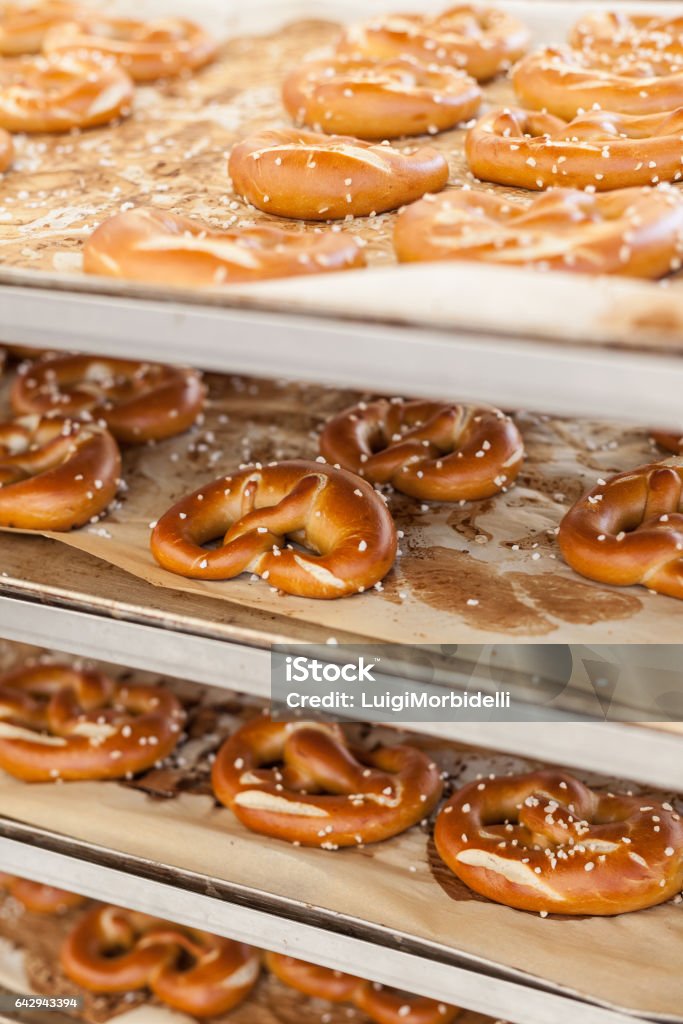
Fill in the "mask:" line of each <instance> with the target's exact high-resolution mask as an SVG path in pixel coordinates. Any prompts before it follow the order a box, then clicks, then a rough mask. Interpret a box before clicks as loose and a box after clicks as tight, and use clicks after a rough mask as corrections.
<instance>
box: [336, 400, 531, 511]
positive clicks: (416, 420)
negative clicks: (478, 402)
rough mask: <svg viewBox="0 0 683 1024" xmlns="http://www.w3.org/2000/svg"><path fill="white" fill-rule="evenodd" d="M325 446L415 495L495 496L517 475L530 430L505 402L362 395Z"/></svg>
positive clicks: (345, 462) (376, 479) (368, 474)
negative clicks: (489, 404) (368, 398)
mask: <svg viewBox="0 0 683 1024" xmlns="http://www.w3.org/2000/svg"><path fill="white" fill-rule="evenodd" d="M320 451H321V452H322V454H323V455H324V456H325V458H326V459H327V460H328V461H329V462H332V463H335V464H336V463H338V464H339V465H341V466H343V467H344V468H345V469H350V470H352V471H353V472H354V473H358V474H359V476H363V477H365V478H366V479H367V480H371V481H372V483H375V484H388V483H390V484H392V485H393V486H394V487H395V488H396V489H397V490H398V491H402V492H403V493H404V494H410V495H411V496H412V497H414V498H422V499H425V500H433V501H462V500H467V501H471V500H475V499H477V498H487V497H489V496H490V495H492V494H496V493H497V492H498V491H500V490H501V489H502V488H504V487H505V486H506V485H507V484H509V483H511V482H512V481H513V480H514V479H515V477H516V476H517V473H518V472H519V469H520V466H521V464H522V459H523V458H524V444H523V441H522V437H521V435H520V433H519V431H518V430H517V427H516V426H515V425H514V423H513V422H512V420H511V419H510V418H509V417H508V416H505V415H504V413H502V412H500V411H499V410H498V409H490V408H486V407H478V406H471V405H444V404H442V403H440V402H421V401H414V402H402V401H400V400H398V399H393V400H392V401H387V400H386V399H379V400H378V401H376V402H370V403H365V402H363V403H361V404H360V405H356V406H353V407H352V408H351V409H347V410H346V411H345V412H342V413H340V414H339V415H338V416H335V417H333V418H332V419H331V420H329V421H328V423H327V424H326V426H325V428H324V430H323V432H322V434H321V435H320Z"/></svg>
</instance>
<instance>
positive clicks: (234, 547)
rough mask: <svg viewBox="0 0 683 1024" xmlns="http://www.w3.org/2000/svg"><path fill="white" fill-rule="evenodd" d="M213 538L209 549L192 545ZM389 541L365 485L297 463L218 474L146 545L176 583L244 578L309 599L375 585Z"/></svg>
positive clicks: (384, 568)
mask: <svg viewBox="0 0 683 1024" xmlns="http://www.w3.org/2000/svg"><path fill="white" fill-rule="evenodd" d="M218 538H223V543H222V544H221V545H220V546H219V547H218V548H215V549H214V550H208V549H207V548H205V547H203V546H202V545H205V544H208V543H209V542H210V541H214V540H216V539H218ZM288 539H289V540H291V541H293V542H295V543H296V544H297V545H298V548H299V550H297V548H295V547H294V546H293V545H292V544H291V543H288ZM396 544H397V541H396V530H395V528H394V524H393V520H392V518H391V515H390V514H389V512H388V511H387V508H386V506H385V504H384V502H383V500H382V499H381V498H380V497H379V495H378V494H376V492H375V491H374V490H373V488H372V487H370V485H369V484H367V483H365V481H363V480H359V479H358V477H355V476H353V475H352V474H351V473H346V472H344V471H343V470H339V469H333V468H332V467H331V466H325V465H323V464H321V463H317V462H304V461H293V462H281V463H279V464H277V463H276V464H273V465H270V466H253V467H250V468H248V469H244V470H241V471H240V472H239V473H235V474H234V475H232V476H226V477H221V478H220V479H219V480H216V481H215V482H214V483H212V484H209V485H208V486H207V487H203V488H202V489H201V490H199V491H196V492H195V493H194V494H191V495H189V497H187V498H183V500H182V501H179V502H178V504H177V505H174V506H173V508H171V509H170V510H169V511H168V512H166V514H165V515H163V516H162V517H161V519H160V520H159V522H158V523H157V525H156V527H155V528H154V530H153V532H152V538H151V548H152V554H153V555H154V557H155V558H156V560H157V562H158V563H159V564H160V565H161V566H163V568H164V569H168V570H169V571H170V572H175V573H178V574H179V575H180V576H189V577H191V578H193V579H204V580H225V579H232V578H233V577H235V576H239V575H240V573H243V572H252V573H256V574H257V575H259V576H262V577H263V579H265V580H268V582H269V584H270V585H271V586H272V587H277V588H278V589H279V590H284V591H285V592H286V593H288V594H297V595H299V596H300V597H317V598H335V597H345V596H346V595H347V594H353V593H359V592H362V591H364V590H366V589H367V588H368V587H371V586H373V585H374V584H375V583H377V582H379V580H381V579H383V578H384V576H386V574H387V573H388V572H389V569H390V568H391V566H392V565H393V562H394V558H395V557H396ZM301 548H305V549H308V550H301Z"/></svg>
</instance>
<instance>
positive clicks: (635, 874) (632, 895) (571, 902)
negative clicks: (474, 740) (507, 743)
mask: <svg viewBox="0 0 683 1024" xmlns="http://www.w3.org/2000/svg"><path fill="white" fill-rule="evenodd" d="M434 840H435V842H436V848H437V850H438V852H439V856H440V857H441V858H442V860H444V861H445V863H446V864H447V865H448V867H449V868H450V869H451V871H453V872H454V873H455V874H456V875H457V876H458V877H459V878H460V879H462V881H463V882H464V883H465V884H466V885H468V886H469V887H470V889H474V891H475V892H478V893H481V895H483V896H487V897H488V898H489V899H491V900H495V901H496V902H497V903H504V904H506V905H507V906H509V907H516V908H517V909H519V910H535V911H541V912H547V913H550V912H552V913H555V914H595V915H610V914H624V913H627V912H628V911H632V910H642V909H643V908H645V907H652V906H655V905H656V904H657V903H664V902H665V900H668V899H671V897H672V896H674V895H676V893H678V892H680V890H681V886H683V823H682V822H681V818H680V816H679V815H678V814H676V813H675V811H674V810H673V809H672V807H671V805H670V804H661V803H659V802H656V801H654V800H651V799H649V798H648V797H644V796H623V795H620V794H613V793H597V792H595V791H594V790H592V789H589V788H588V787H587V786H584V785H583V783H581V782H579V781H578V779H575V778H573V776H571V775H569V774H567V773H564V772H560V771H539V772H531V773H529V774H528V775H515V776H509V775H506V776H501V777H500V778H494V779H490V778H488V779H485V780H484V781H482V782H476V781H475V782H471V783H470V784H469V785H467V786H464V787H463V788H462V789H460V790H459V791H458V792H457V793H456V794H455V795H454V796H452V797H451V799H450V800H449V801H448V803H447V804H446V805H445V807H444V808H443V809H442V810H441V812H440V813H439V816H438V818H437V821H436V828H435V831H434Z"/></svg>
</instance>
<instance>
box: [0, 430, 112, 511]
mask: <svg viewBox="0 0 683 1024" xmlns="http://www.w3.org/2000/svg"><path fill="white" fill-rule="evenodd" d="M120 475H121V455H120V453H119V449H118V446H117V444H116V441H115V440H114V438H113V437H112V436H111V434H109V432H108V431H106V430H103V429H102V428H101V427H98V426H96V425H95V424H84V423H76V422H73V421H69V420H64V419H61V418H56V417H51V418H48V417H45V416H43V417H41V416H22V417H20V418H18V419H15V420H8V421H7V422H5V423H0V526H9V527H15V528H16V529H20V530H70V529H71V528H72V527H74V526H82V525H83V524H84V523H87V522H88V520H89V519H91V518H92V517H93V516H97V515H99V514H100V513H101V512H103V511H104V510H105V509H106V507H107V505H108V504H109V502H110V501H111V500H112V498H113V497H114V495H115V494H116V489H117V487H118V483H119V478H120Z"/></svg>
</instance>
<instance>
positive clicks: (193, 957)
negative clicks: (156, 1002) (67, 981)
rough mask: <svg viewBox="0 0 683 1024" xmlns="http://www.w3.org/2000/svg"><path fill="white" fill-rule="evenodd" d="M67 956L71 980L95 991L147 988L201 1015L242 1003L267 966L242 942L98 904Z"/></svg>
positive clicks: (68, 944) (69, 941)
mask: <svg viewBox="0 0 683 1024" xmlns="http://www.w3.org/2000/svg"><path fill="white" fill-rule="evenodd" d="M60 960H61V965H62V968H63V969H64V972H65V973H66V974H67V975H68V977H69V978H71V979H72V980H73V981H75V982H76V984H78V985H80V986H81V987H82V988H85V989H87V990H88V991H90V992H103V993H107V992H112V993H115V992H130V991H133V990H135V989H140V988H148V989H149V990H150V991H151V992H153V993H154V995H155V996H156V997H157V998H158V999H160V1000H161V1001H162V1002H163V1003H166V1004H167V1005H168V1006H171V1007H173V1008H174V1009H176V1010H180V1011H182V1012H183V1013H189V1014H192V1015H193V1016H195V1017H212V1016H214V1015H216V1016H217V1015H218V1014H222V1013H226V1012H227V1011H228V1010H230V1009H232V1008H233V1007H234V1006H237V1005H238V1003H241V1002H242V1001H243V1000H244V999H245V998H246V996H247V995H248V994H249V992H250V991H251V989H252V988H253V987H254V985H255V983H256V981H257V979H258V976H259V971H260V957H259V954H258V952H257V951H256V950H255V949H252V948H251V947H250V946H247V945H245V944H244V943H242V942H234V941H232V940H231V939H223V938H220V937H219V936H218V935H210V934H209V933H208V932H203V931H199V930H198V929H196V928H186V927H183V926H181V925H176V924H170V923H169V922H167V921H162V920H159V919H158V918H155V917H149V916H148V915H147V914H140V913H136V912H134V911H132V910H123V909H121V908H119V907H111V906H99V907H95V909H94V910H92V911H90V913H88V914H86V915H85V917H83V918H82V919H81V921H80V922H79V923H78V924H77V925H76V927H75V928H74V929H73V931H71V932H70V934H69V935H68V936H67V938H66V940H65V942H64V945H63V946H62V949H61V954H60Z"/></svg>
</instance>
